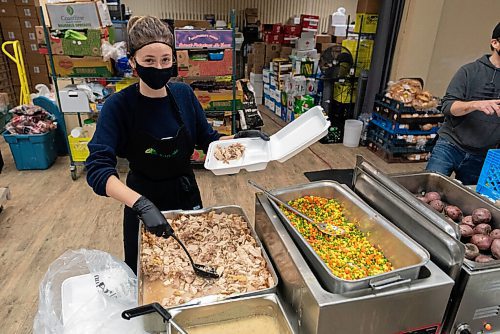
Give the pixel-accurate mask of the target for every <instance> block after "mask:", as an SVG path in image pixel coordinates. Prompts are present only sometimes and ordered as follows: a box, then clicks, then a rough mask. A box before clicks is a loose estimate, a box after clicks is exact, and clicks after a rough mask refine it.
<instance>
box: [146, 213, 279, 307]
mask: <svg viewBox="0 0 500 334" xmlns="http://www.w3.org/2000/svg"><path fill="white" fill-rule="evenodd" d="M169 223H170V224H171V225H172V228H173V229H174V231H175V233H176V235H177V236H178V237H179V239H180V240H182V241H183V242H184V244H185V245H186V247H187V249H188V250H189V252H190V254H191V256H192V257H193V260H194V262H195V263H199V264H205V265H208V266H211V267H214V268H216V270H217V273H218V274H219V275H220V278H219V279H205V278H202V277H199V276H197V275H196V274H195V273H194V272H193V269H192V267H191V264H190V262H189V259H188V258H187V256H186V254H185V253H184V252H183V251H182V249H181V248H180V246H179V245H178V244H177V242H176V241H175V240H174V239H173V238H169V239H164V238H160V237H157V236H156V235H154V234H151V233H149V232H144V231H143V232H142V247H141V254H140V257H141V260H140V261H141V270H142V274H143V276H144V278H145V280H146V283H144V284H146V285H147V282H156V283H157V281H161V282H162V283H163V284H161V285H160V286H161V287H162V289H161V290H162V291H156V292H155V294H156V298H157V299H158V300H157V301H158V302H161V304H162V305H163V306H164V307H171V306H175V305H179V304H183V303H186V302H188V301H190V300H191V299H193V298H197V297H203V296H207V295H218V294H222V295H229V294H235V293H244V292H250V291H256V290H263V289H266V288H269V287H271V286H272V285H273V284H274V280H273V277H272V276H271V273H270V272H269V270H268V268H267V265H266V261H265V259H264V257H263V256H262V250H261V249H260V247H259V246H258V244H257V242H256V241H255V239H254V238H253V237H252V235H251V233H250V232H251V231H250V229H249V227H248V223H247V222H246V221H245V219H244V218H243V217H242V216H240V215H233V214H226V213H220V214H217V213H215V212H213V211H212V212H209V213H205V214H201V215H191V216H185V215H182V216H180V217H179V218H178V219H175V220H169Z"/></svg>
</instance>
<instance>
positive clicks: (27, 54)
mask: <svg viewBox="0 0 500 334" xmlns="http://www.w3.org/2000/svg"><path fill="white" fill-rule="evenodd" d="M39 12H40V7H39V5H38V2H37V1H36V0H2V1H1V2H0V19H1V20H0V25H1V30H2V37H3V39H4V41H8V40H11V41H13V40H18V41H20V43H21V45H22V52H23V58H24V64H25V71H26V77H27V79H28V84H29V85H30V90H34V86H35V85H36V84H39V83H43V84H46V85H49V84H50V81H49V75H48V70H47V63H46V62H45V57H44V56H43V55H41V54H40V53H39V52H38V43H37V38H36V32H35V26H37V25H39V24H40V23H39V22H40V20H39ZM9 71H10V78H11V81H12V86H13V88H14V94H15V100H16V101H17V100H19V95H20V81H19V73H18V69H17V65H16V64H15V63H14V62H12V61H9Z"/></svg>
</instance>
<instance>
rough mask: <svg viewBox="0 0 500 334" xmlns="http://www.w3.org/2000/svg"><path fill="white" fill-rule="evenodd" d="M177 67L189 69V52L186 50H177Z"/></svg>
mask: <svg viewBox="0 0 500 334" xmlns="http://www.w3.org/2000/svg"><path fill="white" fill-rule="evenodd" d="M177 66H179V67H189V52H188V50H177Z"/></svg>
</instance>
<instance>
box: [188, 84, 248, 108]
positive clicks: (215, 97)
mask: <svg viewBox="0 0 500 334" xmlns="http://www.w3.org/2000/svg"><path fill="white" fill-rule="evenodd" d="M194 95H196V98H197V99H198V101H199V102H200V104H201V106H202V108H203V109H204V110H210V111H226V110H232V100H233V91H231V90H219V91H212V92H209V91H204V90H198V89H195V90H194ZM242 101H243V91H241V90H237V91H236V109H241V108H243V102H242Z"/></svg>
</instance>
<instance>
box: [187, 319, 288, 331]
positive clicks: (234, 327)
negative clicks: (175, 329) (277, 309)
mask: <svg viewBox="0 0 500 334" xmlns="http://www.w3.org/2000/svg"><path fill="white" fill-rule="evenodd" d="M184 329H185V330H186V331H187V332H188V333H189V334H255V333H266V334H280V326H279V325H278V322H277V321H276V319H275V318H273V317H271V316H268V315H256V316H252V317H247V318H239V319H234V320H228V321H223V322H218V323H214V324H208V325H201V326H193V327H186V328H184Z"/></svg>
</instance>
